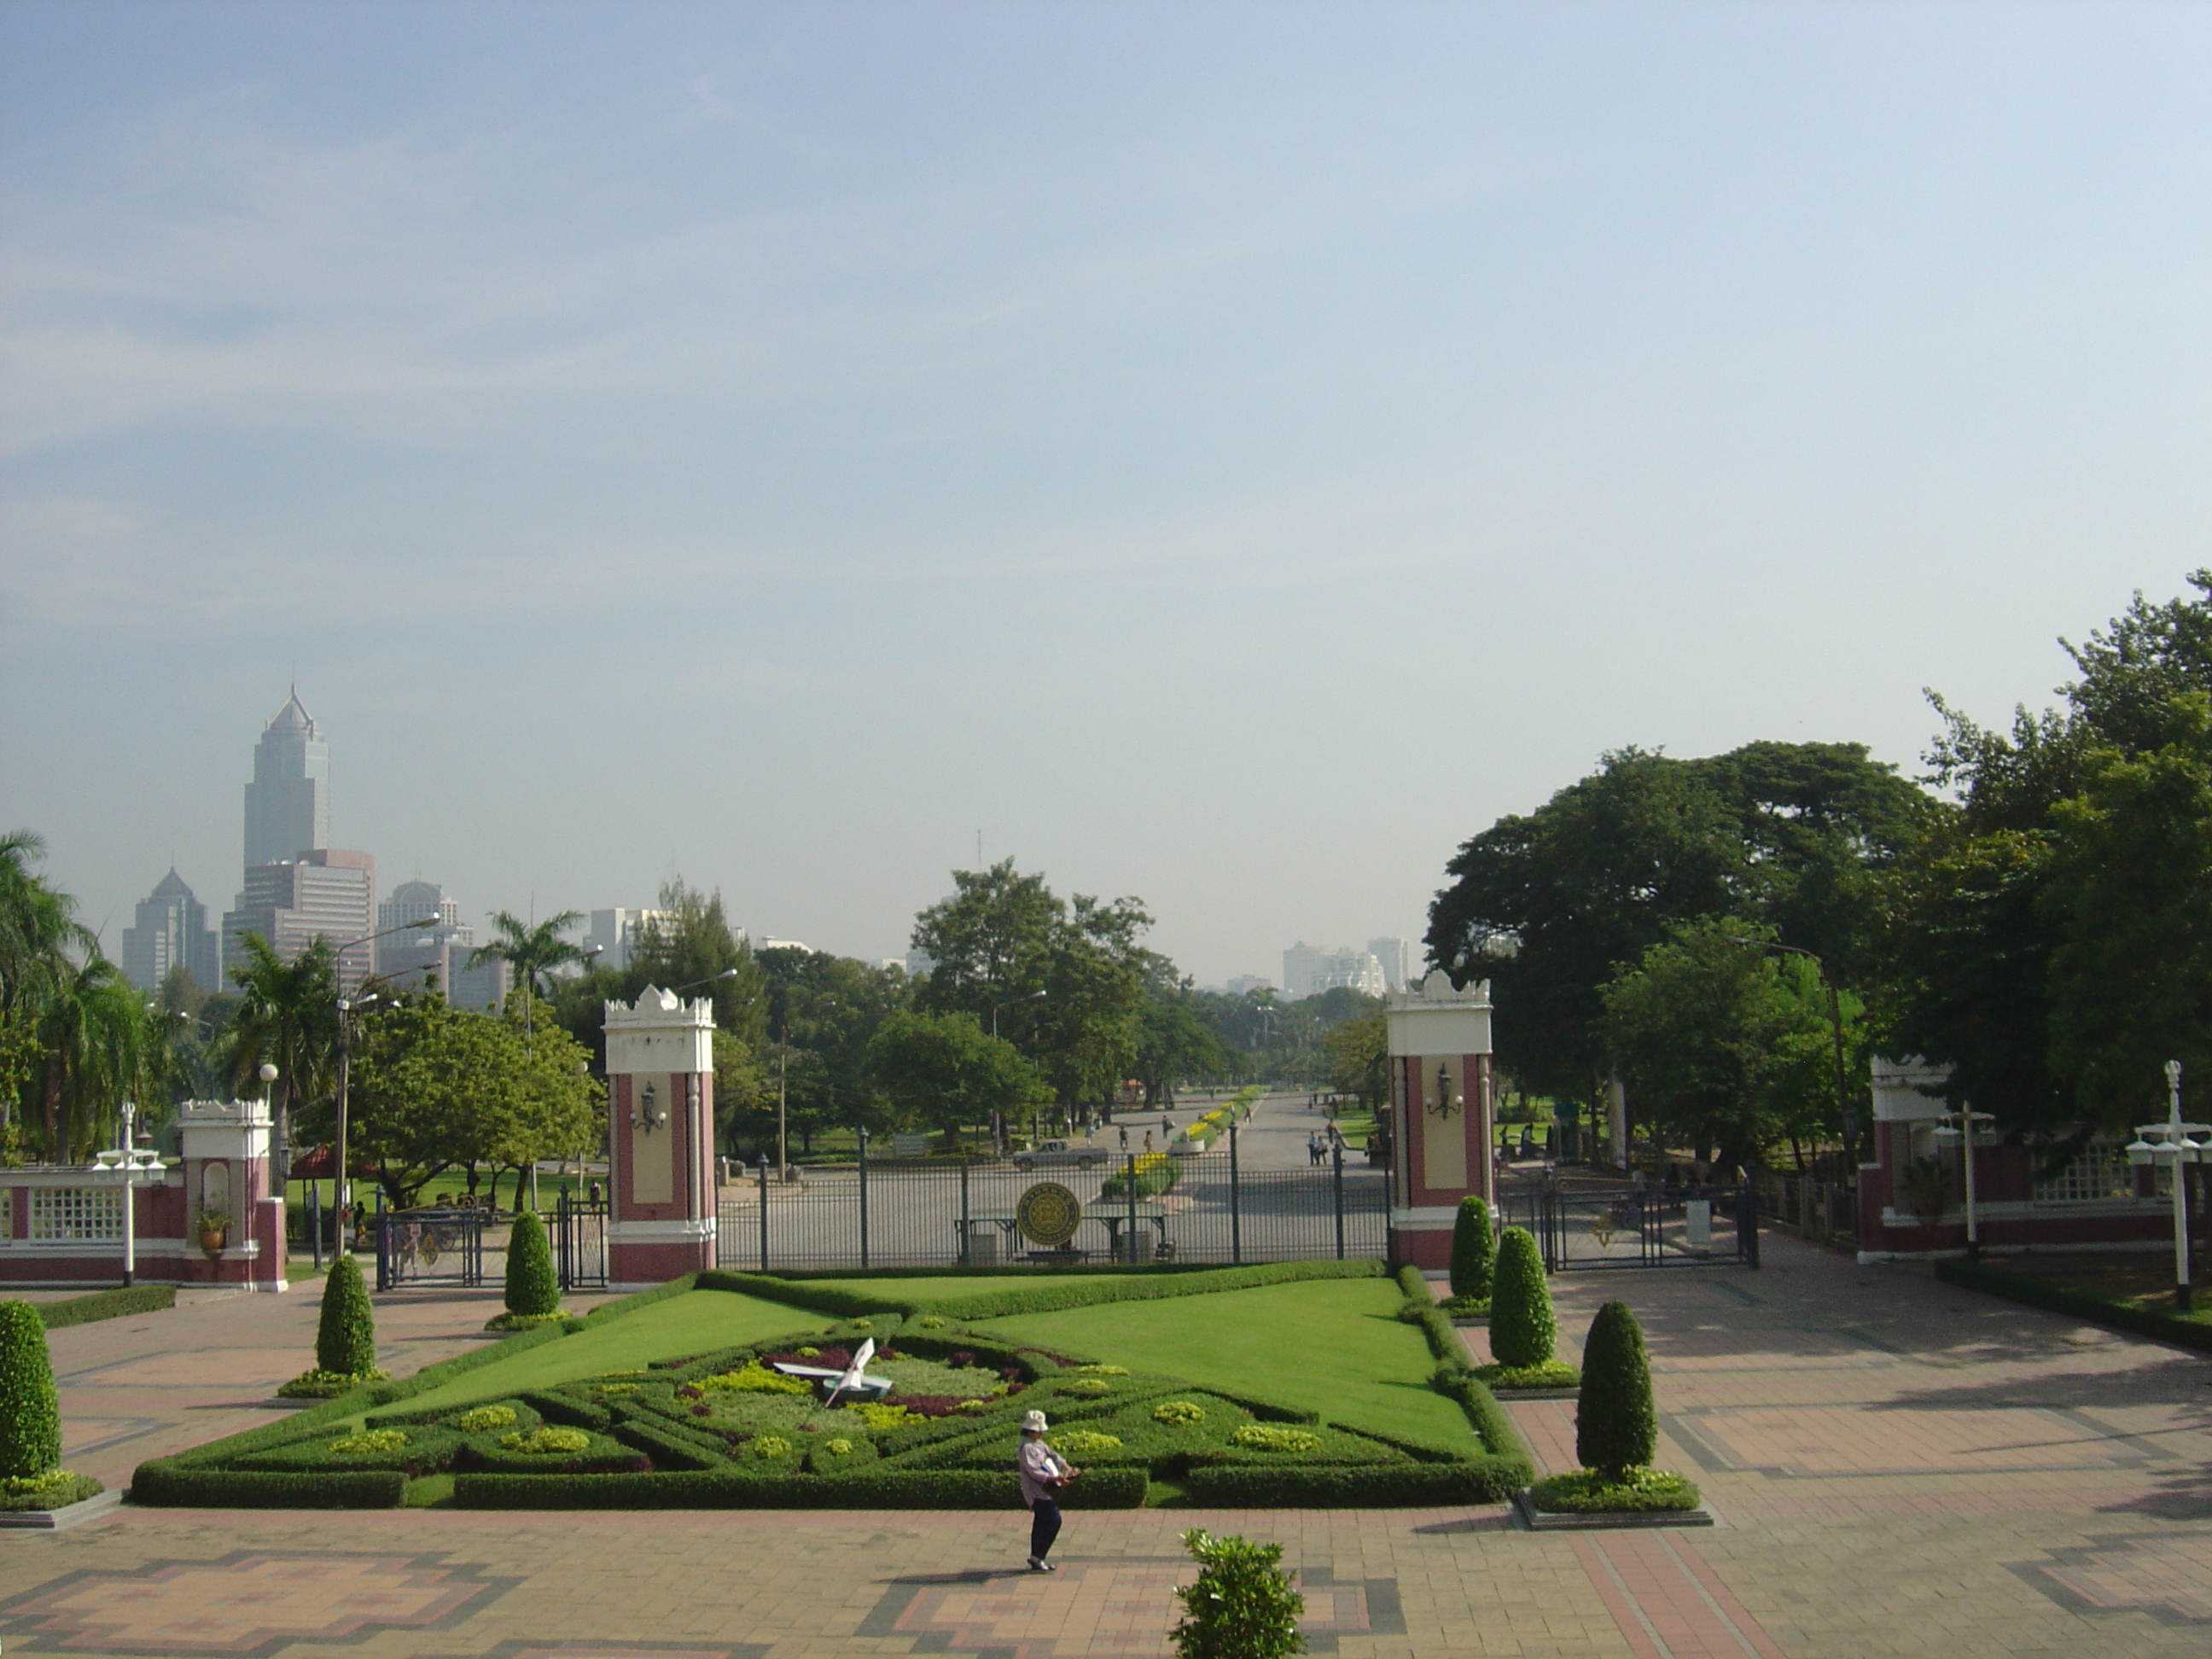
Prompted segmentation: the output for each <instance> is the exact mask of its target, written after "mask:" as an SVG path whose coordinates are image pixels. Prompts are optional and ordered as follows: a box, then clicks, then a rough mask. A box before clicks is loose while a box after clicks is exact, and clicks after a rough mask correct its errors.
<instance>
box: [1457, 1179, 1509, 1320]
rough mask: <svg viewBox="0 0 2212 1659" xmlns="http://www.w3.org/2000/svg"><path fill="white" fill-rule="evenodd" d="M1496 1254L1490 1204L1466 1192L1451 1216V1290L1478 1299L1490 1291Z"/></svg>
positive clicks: (1496, 1248)
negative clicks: (1457, 1208)
mask: <svg viewBox="0 0 2212 1659" xmlns="http://www.w3.org/2000/svg"><path fill="white" fill-rule="evenodd" d="M1497 1258H1498V1234H1497V1232H1496V1231H1495V1230H1494V1229H1493V1228H1492V1225H1491V1219H1490V1206H1489V1205H1488V1204H1487V1203H1486V1202H1484V1201H1483V1200H1482V1198H1481V1196H1480V1194H1475V1193H1469V1194H1468V1195H1467V1196H1466V1197H1465V1198H1462V1200H1460V1201H1459V1213H1458V1214H1457V1215H1455V1216H1454V1217H1453V1218H1452V1252H1451V1292H1452V1294H1453V1295H1454V1296H1455V1297H1468V1298H1469V1299H1470V1300H1472V1301H1476V1302H1480V1301H1482V1300H1483V1299H1484V1298H1485V1297H1488V1296H1489V1295H1490V1278H1491V1268H1492V1264H1493V1263H1494V1262H1495V1261H1497Z"/></svg>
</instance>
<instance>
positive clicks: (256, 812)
mask: <svg viewBox="0 0 2212 1659" xmlns="http://www.w3.org/2000/svg"><path fill="white" fill-rule="evenodd" d="M330 844H331V746H330V744H327V743H325V741H324V740H323V733H322V728H321V727H320V726H317V725H316V724H315V720H314V716H313V715H312V714H309V713H308V712H307V708H306V707H305V706H304V705H303V704H301V702H300V694H299V692H298V690H296V689H295V690H294V691H293V693H292V695H291V696H289V697H288V698H286V699H285V702H284V706H283V708H280V709H278V710H277V711H276V714H273V715H271V716H270V720H269V724H268V725H267V726H264V727H263V728H262V732H261V741H260V742H259V743H257V744H254V745H253V781H252V782H251V783H249V784H247V785H246V868H247V869H249V870H252V869H254V868H256V867H257V866H260V865H264V864H275V863H276V862H277V861H278V860H280V859H289V858H297V857H298V856H299V855H300V854H302V853H306V852H311V851H313V850H315V849H317V848H325V847H328V846H329V845H330Z"/></svg>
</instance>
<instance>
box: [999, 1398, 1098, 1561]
mask: <svg viewBox="0 0 2212 1659" xmlns="http://www.w3.org/2000/svg"><path fill="white" fill-rule="evenodd" d="M1044 1431H1045V1420H1044V1413H1042V1412H1036V1411H1032V1412H1024V1413H1023V1414H1022V1449H1021V1453H1020V1455H1018V1457H1017V1458H1016V1459H1015V1468H1016V1469H1017V1470H1018V1473H1019V1474H1020V1475H1021V1481H1022V1502H1023V1503H1024V1504H1025V1505H1027V1506H1028V1509H1029V1512H1030V1571H1031V1572H1056V1571H1059V1569H1058V1568H1056V1567H1054V1565H1052V1563H1051V1562H1049V1561H1048V1560H1047V1559H1045V1557H1046V1556H1047V1555H1048V1554H1049V1553H1051V1551H1052V1541H1053V1540H1054V1539H1055V1538H1057V1537H1059V1536H1060V1492H1062V1491H1063V1490H1065V1489H1066V1486H1067V1483H1068V1482H1069V1481H1071V1480H1074V1479H1075V1477H1076V1476H1077V1475H1079V1474H1082V1473H1083V1471H1082V1470H1081V1469H1079V1468H1076V1467H1075V1466H1074V1465H1073V1463H1070V1462H1068V1461H1067V1460H1066V1458H1064V1457H1062V1456H1061V1455H1060V1454H1059V1453H1058V1452H1056V1451H1054V1449H1052V1448H1051V1447H1050V1446H1048V1445H1047V1444H1046V1443H1045V1438H1044Z"/></svg>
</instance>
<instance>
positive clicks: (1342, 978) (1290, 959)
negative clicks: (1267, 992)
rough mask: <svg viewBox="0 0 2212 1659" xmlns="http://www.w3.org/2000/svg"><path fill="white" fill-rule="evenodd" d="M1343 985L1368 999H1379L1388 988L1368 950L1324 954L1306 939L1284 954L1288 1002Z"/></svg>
mask: <svg viewBox="0 0 2212 1659" xmlns="http://www.w3.org/2000/svg"><path fill="white" fill-rule="evenodd" d="M1340 985H1341V986H1349V987H1351V988H1352V990H1355V991H1358V992H1361V993H1363V994H1365V995H1367V996H1371V997H1379V996H1381V995H1382V994H1383V990H1384V989H1385V987H1384V983H1383V964H1382V963H1379V962H1377V961H1376V959H1375V957H1373V955H1372V954H1370V952H1368V951H1353V950H1350V949H1341V948H1340V949H1338V950H1334V951H1323V950H1319V949H1317V948H1316V947H1315V946H1313V945H1308V944H1306V943H1305V942H1304V941H1303V940H1301V941H1300V942H1299V943H1297V945H1292V946H1291V948H1290V949H1289V950H1287V951H1284V952H1283V998H1284V1000H1285V1001H1288V1002H1297V1001H1302V1000H1304V999H1305V998H1307V997H1311V996H1319V995H1320V994H1322V992H1323V991H1333V990H1334V989H1335V988H1336V987H1338V986H1340Z"/></svg>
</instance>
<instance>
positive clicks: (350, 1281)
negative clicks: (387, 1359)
mask: <svg viewBox="0 0 2212 1659" xmlns="http://www.w3.org/2000/svg"><path fill="white" fill-rule="evenodd" d="M315 1364H316V1365H317V1367H318V1368H319V1369H320V1370H326V1371H337V1372H339V1373H341V1374H343V1375H344V1376H367V1375H368V1373H369V1372H371V1371H373V1370H375V1369H376V1315H375V1312H374V1310H372V1309H371V1308H370V1307H369V1305H368V1285H364V1284H363V1283H362V1278H361V1269H360V1268H359V1267H356V1265H355V1263H354V1259H353V1258H352V1257H351V1256H349V1255H342V1256H340V1257H339V1258H338V1259H337V1261H333V1262H332V1263H331V1271H330V1275H329V1277H327V1278H326V1279H324V1280H323V1319H322V1323H321V1325H320V1326H319V1327H318V1328H317V1329H316V1331H315Z"/></svg>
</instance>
